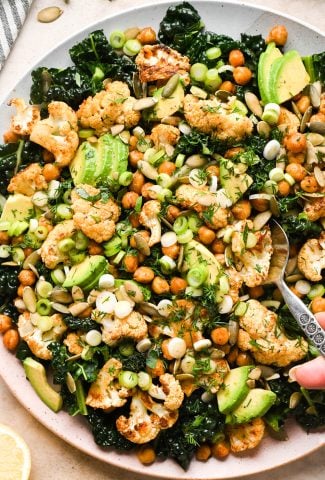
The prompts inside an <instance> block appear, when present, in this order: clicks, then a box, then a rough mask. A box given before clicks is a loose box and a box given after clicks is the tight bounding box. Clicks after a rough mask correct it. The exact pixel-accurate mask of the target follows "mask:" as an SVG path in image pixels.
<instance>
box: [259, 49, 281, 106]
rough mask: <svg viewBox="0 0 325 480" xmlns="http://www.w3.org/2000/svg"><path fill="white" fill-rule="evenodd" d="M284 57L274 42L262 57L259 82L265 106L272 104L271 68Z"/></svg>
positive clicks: (260, 59)
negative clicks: (270, 91) (270, 87)
mask: <svg viewBox="0 0 325 480" xmlns="http://www.w3.org/2000/svg"><path fill="white" fill-rule="evenodd" d="M282 56H283V55H282V53H281V52H280V50H279V49H278V48H277V47H276V46H275V43H274V42H271V43H269V44H268V46H267V47H266V50H265V52H263V53H262V54H261V55H260V58H259V62H258V68H257V81H258V88H259V91H260V94H261V98H262V101H263V103H264V105H265V104H267V103H269V102H271V100H270V93H269V90H270V89H269V84H270V71H271V67H272V65H273V63H274V61H275V60H276V59H277V58H281V57H282Z"/></svg>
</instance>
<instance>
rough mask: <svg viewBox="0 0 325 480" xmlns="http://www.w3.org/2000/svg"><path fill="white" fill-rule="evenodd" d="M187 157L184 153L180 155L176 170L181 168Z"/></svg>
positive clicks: (176, 162)
mask: <svg viewBox="0 0 325 480" xmlns="http://www.w3.org/2000/svg"><path fill="white" fill-rule="evenodd" d="M185 158H186V157H185V155H184V154H183V153H179V154H178V155H177V157H176V159H175V165H176V168H181V167H182V166H183V164H184V161H185Z"/></svg>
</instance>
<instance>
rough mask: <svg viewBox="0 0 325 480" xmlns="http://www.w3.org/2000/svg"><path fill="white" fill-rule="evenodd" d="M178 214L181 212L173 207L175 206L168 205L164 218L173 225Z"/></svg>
mask: <svg viewBox="0 0 325 480" xmlns="http://www.w3.org/2000/svg"><path fill="white" fill-rule="evenodd" d="M180 213H181V211H180V209H179V208H178V207H175V205H169V206H168V207H167V210H166V218H167V220H168V221H169V222H170V223H174V221H175V220H176V218H177V217H178V216H179V215H180Z"/></svg>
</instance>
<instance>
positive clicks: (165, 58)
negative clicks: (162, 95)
mask: <svg viewBox="0 0 325 480" xmlns="http://www.w3.org/2000/svg"><path fill="white" fill-rule="evenodd" d="M135 63H136V64H137V66H138V70H139V75H140V80H141V82H155V81H157V80H168V79H169V78H170V77H171V76H172V75H174V74H175V73H179V74H180V75H181V76H187V72H189V70H190V62H189V59H188V58H187V57H184V56H183V55H181V54H180V53H178V52H177V51H176V50H173V49H172V48H170V47H167V46H166V45H145V46H144V47H142V48H141V50H140V52H139V54H138V55H137V57H136V59H135Z"/></svg>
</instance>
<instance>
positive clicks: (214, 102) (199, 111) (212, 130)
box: [184, 94, 253, 141]
mask: <svg viewBox="0 0 325 480" xmlns="http://www.w3.org/2000/svg"><path fill="white" fill-rule="evenodd" d="M226 106H227V105H226V104H223V103H221V102H220V101H219V100H218V99H216V98H215V97H212V98H210V99H208V100H200V99H199V98H198V97H195V96H194V95H191V94H188V95H186V96H185V99H184V115H185V118H186V121H187V122H188V124H189V125H190V126H191V127H193V128H196V129H197V130H199V131H200V132H203V133H208V134H212V135H214V136H216V137H217V138H218V139H220V140H228V139H232V140H234V141H240V140H242V139H243V138H244V137H246V136H247V135H250V134H251V133H252V130H253V123H252V121H251V120H250V119H249V118H248V117H245V116H243V115H239V114H238V113H235V112H231V111H230V110H229V111H227V108H226Z"/></svg>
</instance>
